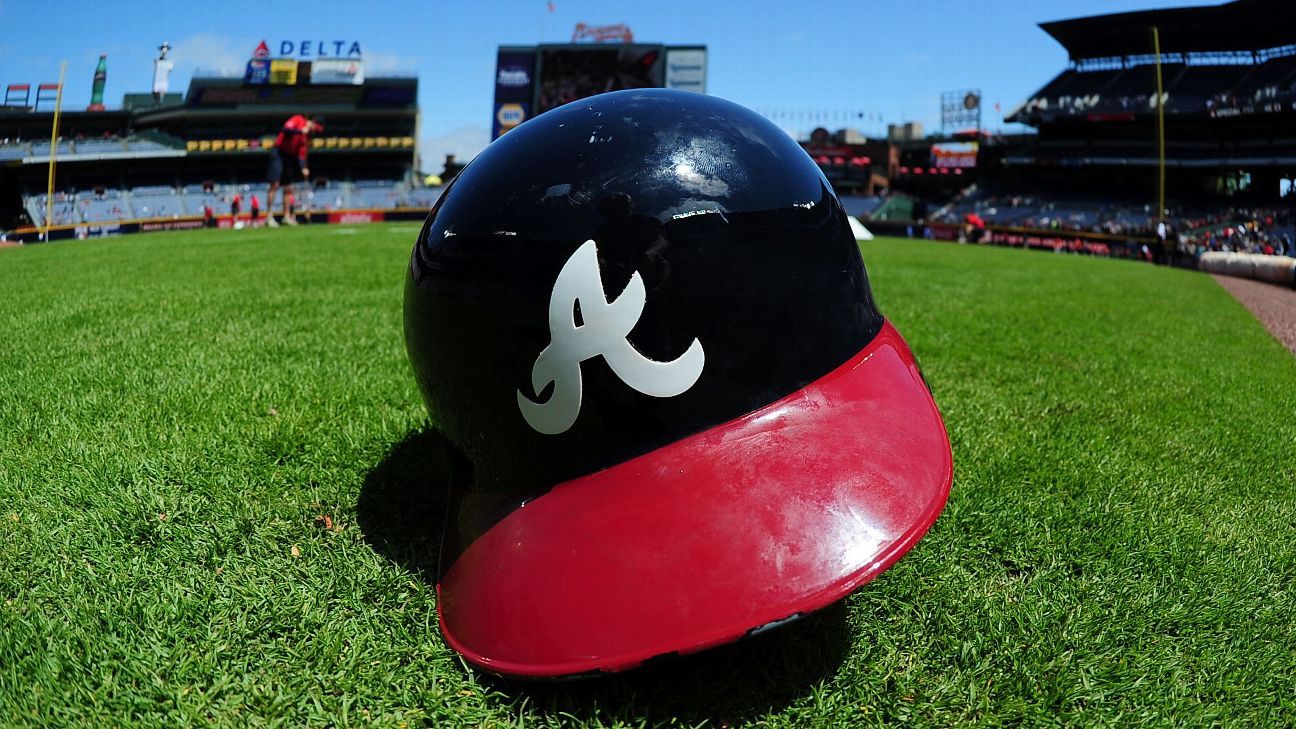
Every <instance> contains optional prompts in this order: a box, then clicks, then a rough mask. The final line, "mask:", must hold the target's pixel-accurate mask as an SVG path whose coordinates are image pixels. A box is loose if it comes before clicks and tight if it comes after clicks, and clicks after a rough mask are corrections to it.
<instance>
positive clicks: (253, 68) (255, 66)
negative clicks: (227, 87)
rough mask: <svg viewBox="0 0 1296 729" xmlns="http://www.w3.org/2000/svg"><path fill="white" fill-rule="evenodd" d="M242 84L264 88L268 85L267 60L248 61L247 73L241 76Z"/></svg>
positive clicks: (255, 59)
mask: <svg viewBox="0 0 1296 729" xmlns="http://www.w3.org/2000/svg"><path fill="white" fill-rule="evenodd" d="M243 83H245V84H249V85H253V86H265V85H266V84H268V83H270V61H269V59H265V58H253V59H252V60H250V61H248V64H247V71H246V72H245V73H244V74H243Z"/></svg>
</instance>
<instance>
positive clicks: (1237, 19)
mask: <svg viewBox="0 0 1296 729" xmlns="http://www.w3.org/2000/svg"><path fill="white" fill-rule="evenodd" d="M1153 26H1156V27H1157V28H1158V29H1159V33H1160V36H1161V52H1162V53H1209V52H1228V51H1258V50H1262V49H1265V48H1277V47H1279V46H1286V45H1292V44H1296V2H1293V0H1234V1H1233V2H1229V3H1224V4H1223V5H1208V6H1205V7H1193V8H1168V9H1165V10H1143V11H1138V12H1132V13H1113V14H1110V15H1093V16H1090V17H1087V18H1075V19H1073V20H1058V21H1054V22H1051V23H1040V28H1043V29H1044V32H1046V33H1048V34H1049V35H1051V36H1053V38H1054V39H1056V40H1057V42H1058V43H1061V44H1062V47H1063V48H1066V50H1067V53H1069V54H1070V56H1071V60H1073V61H1078V60H1082V59H1086V58H1110V57H1116V56H1132V55H1143V54H1148V53H1151V52H1152V38H1151V28H1152V27H1153Z"/></svg>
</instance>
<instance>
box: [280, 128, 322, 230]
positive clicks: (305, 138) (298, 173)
mask: <svg viewBox="0 0 1296 729" xmlns="http://www.w3.org/2000/svg"><path fill="white" fill-rule="evenodd" d="M323 131H324V119H323V118H322V117H318V116H317V117H315V118H313V119H307V118H306V117H304V116H302V115H301V114H294V115H293V116H292V117H291V118H289V119H288V121H286V122H284V125H283V129H281V130H280V131H279V136H277V137H275V143H274V149H273V150H271V151H270V168H269V169H268V170H266V181H267V182H269V183H270V191H269V192H267V193H266V225H268V226H270V227H271V228H277V227H279V223H278V222H277V221H275V217H274V204H275V193H277V192H278V191H279V188H280V187H283V189H284V197H283V220H284V223H285V224H286V225H296V224H297V218H296V216H295V215H293V213H292V210H291V209H290V208H289V206H288V198H289V197H290V196H291V195H292V190H293V183H295V182H298V181H302V180H307V179H309V178H310V167H309V166H307V164H306V152H307V150H308V149H310V135H312V134H319V133H320V132H323Z"/></svg>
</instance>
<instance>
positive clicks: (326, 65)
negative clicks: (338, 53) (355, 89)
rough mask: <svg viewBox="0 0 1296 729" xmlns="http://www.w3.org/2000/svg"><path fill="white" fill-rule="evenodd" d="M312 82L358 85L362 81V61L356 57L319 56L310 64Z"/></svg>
mask: <svg viewBox="0 0 1296 729" xmlns="http://www.w3.org/2000/svg"><path fill="white" fill-rule="evenodd" d="M310 82H311V83H312V84H338V85H354V86H359V85H361V84H363V83H364V61H361V60H359V59H356V58H351V59H347V58H319V59H316V60H315V62H314V63H312V64H311V77H310Z"/></svg>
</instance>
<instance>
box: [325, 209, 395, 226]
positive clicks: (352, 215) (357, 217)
mask: <svg viewBox="0 0 1296 729" xmlns="http://www.w3.org/2000/svg"><path fill="white" fill-rule="evenodd" d="M382 220H383V213H382V211H380V210H361V211H353V212H339V213H329V214H328V222H330V223H340V224H342V225H357V224H359V223H381V222H382Z"/></svg>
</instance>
